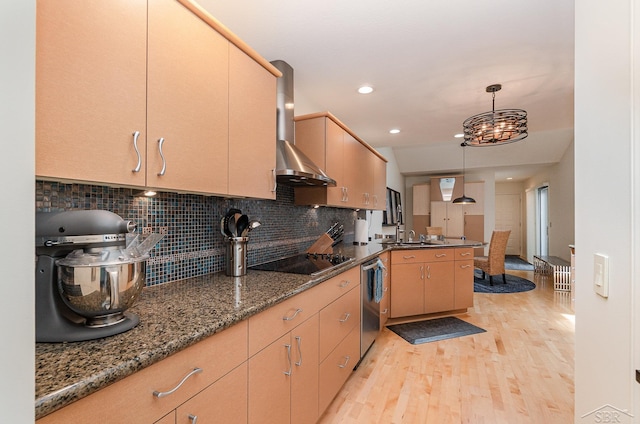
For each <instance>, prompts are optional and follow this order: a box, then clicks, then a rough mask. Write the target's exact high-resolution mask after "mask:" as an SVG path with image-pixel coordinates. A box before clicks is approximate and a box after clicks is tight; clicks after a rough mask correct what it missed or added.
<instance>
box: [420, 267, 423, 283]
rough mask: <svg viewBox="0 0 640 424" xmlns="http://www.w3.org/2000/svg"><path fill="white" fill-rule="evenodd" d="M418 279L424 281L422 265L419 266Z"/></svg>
mask: <svg viewBox="0 0 640 424" xmlns="http://www.w3.org/2000/svg"><path fill="white" fill-rule="evenodd" d="M420 279H421V280H424V265H420Z"/></svg>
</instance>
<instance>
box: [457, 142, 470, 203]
mask: <svg viewBox="0 0 640 424" xmlns="http://www.w3.org/2000/svg"><path fill="white" fill-rule="evenodd" d="M460 146H461V147H462V196H461V197H458V198H456V199H453V202H452V203H455V204H457V205H470V204H473V203H476V199H474V198H472V197H468V196H467V195H465V194H464V174H465V160H464V148H465V147H467V145H466V144H465V143H460Z"/></svg>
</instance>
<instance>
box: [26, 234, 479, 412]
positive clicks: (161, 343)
mask: <svg viewBox="0 0 640 424" xmlns="http://www.w3.org/2000/svg"><path fill="white" fill-rule="evenodd" d="M473 243H475V242H468V241H467V242H464V241H463V242H462V244H451V245H447V246H446V247H456V246H474V245H477V244H473ZM416 247H420V246H408V247H407V246H398V245H391V246H388V245H382V244H379V243H369V244H368V245H364V246H351V245H338V246H337V249H335V252H336V253H340V254H344V255H347V256H351V257H355V258H356V260H355V261H354V262H350V263H349V264H348V266H346V267H337V268H336V269H335V270H332V271H330V272H328V273H326V274H324V275H322V276H321V277H318V278H316V279H314V280H310V279H309V278H310V277H309V276H306V275H297V274H287V273H280V272H270V271H254V270H250V271H249V272H248V273H247V275H245V276H242V277H228V276H226V275H225V274H224V273H215V274H209V275H205V276H200V277H194V278H189V279H185V280H181V281H176V282H172V283H167V284H162V285H158V286H152V287H146V288H144V289H143V291H142V294H141V295H140V298H139V299H138V300H137V302H136V303H135V304H134V305H133V307H132V308H131V309H130V310H129V311H130V312H132V313H134V314H136V315H138V316H139V317H140V324H138V326H137V327H135V328H133V329H132V330H130V331H127V332H125V333H122V334H118V335H115V336H111V337H107V338H103V339H98V340H92V341H86V342H76V343H36V358H35V360H36V363H35V365H36V376H35V377H36V381H35V383H36V393H35V395H36V400H35V417H36V419H37V418H41V417H43V416H45V415H47V414H49V413H51V412H53V411H55V410H57V409H60V408H62V407H63V406H65V405H67V404H69V403H71V402H73V401H75V400H78V399H80V398H82V397H85V396H87V395H89V394H91V393H93V392H96V391H98V390H99V389H101V388H103V387H105V386H107V385H109V384H111V383H114V382H116V381H118V380H121V379H123V378H125V377H127V376H129V375H131V374H133V373H135V372H136V371H139V370H141V369H143V368H145V367H147V366H149V365H151V364H153V363H155V362H158V361H160V360H162V359H164V358H166V357H168V356H169V355H171V354H173V353H175V352H178V351H180V350H182V349H184V348H186V347H188V346H191V345H193V344H195V343H197V342H199V341H201V340H203V339H205V338H207V337H209V336H211V335H213V334H215V333H217V332H219V331H222V330H224V329H225V328H228V327H230V326H231V325H233V324H235V323H237V322H239V321H241V320H244V319H246V318H248V317H250V316H252V315H254V314H256V313H258V312H260V311H263V310H265V309H267V308H269V307H270V306H272V305H275V304H277V303H279V302H281V301H282V300H284V299H287V298H289V297H291V296H294V295H295V294H297V293H300V292H302V291H304V290H306V289H308V288H310V287H313V286H315V285H316V284H319V283H321V282H322V281H325V280H327V279H329V278H331V277H333V276H335V275H337V274H339V273H341V272H343V271H345V270H347V269H348V268H351V267H354V266H358V265H359V264H361V263H362V262H364V261H366V260H368V259H370V258H372V257H375V256H376V255H378V254H379V253H381V252H383V251H385V250H389V249H405V248H416ZM424 247H427V246H424ZM431 247H441V246H431Z"/></svg>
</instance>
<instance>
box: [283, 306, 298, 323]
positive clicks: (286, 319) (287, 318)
mask: <svg viewBox="0 0 640 424" xmlns="http://www.w3.org/2000/svg"><path fill="white" fill-rule="evenodd" d="M300 312H302V309H300V308H298V309H296V311H295V312H294V313H293V315H291V316H290V317H288V316H284V317H282V320H283V321H291V320H292V319H294V318H295V317H296V315H298V314H299V313H300Z"/></svg>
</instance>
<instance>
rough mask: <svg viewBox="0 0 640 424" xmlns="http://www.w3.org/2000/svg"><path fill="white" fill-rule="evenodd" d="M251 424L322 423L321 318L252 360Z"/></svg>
mask: <svg viewBox="0 0 640 424" xmlns="http://www.w3.org/2000/svg"><path fill="white" fill-rule="evenodd" d="M248 400H249V422H250V423H261V424H262V423H264V424H268V423H273V424H282V423H314V422H316V420H317V419H318V314H315V315H313V316H312V317H311V318H309V319H308V320H307V321H305V322H304V323H302V324H300V325H299V326H297V327H296V328H295V329H293V330H292V331H291V332H290V333H288V334H285V335H284V336H282V337H280V338H279V339H278V340H276V341H275V342H273V343H272V344H271V345H269V346H267V347H266V348H265V349H263V350H261V351H260V352H258V353H257V354H256V355H255V356H253V357H252V358H250V359H249V399H248Z"/></svg>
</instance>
